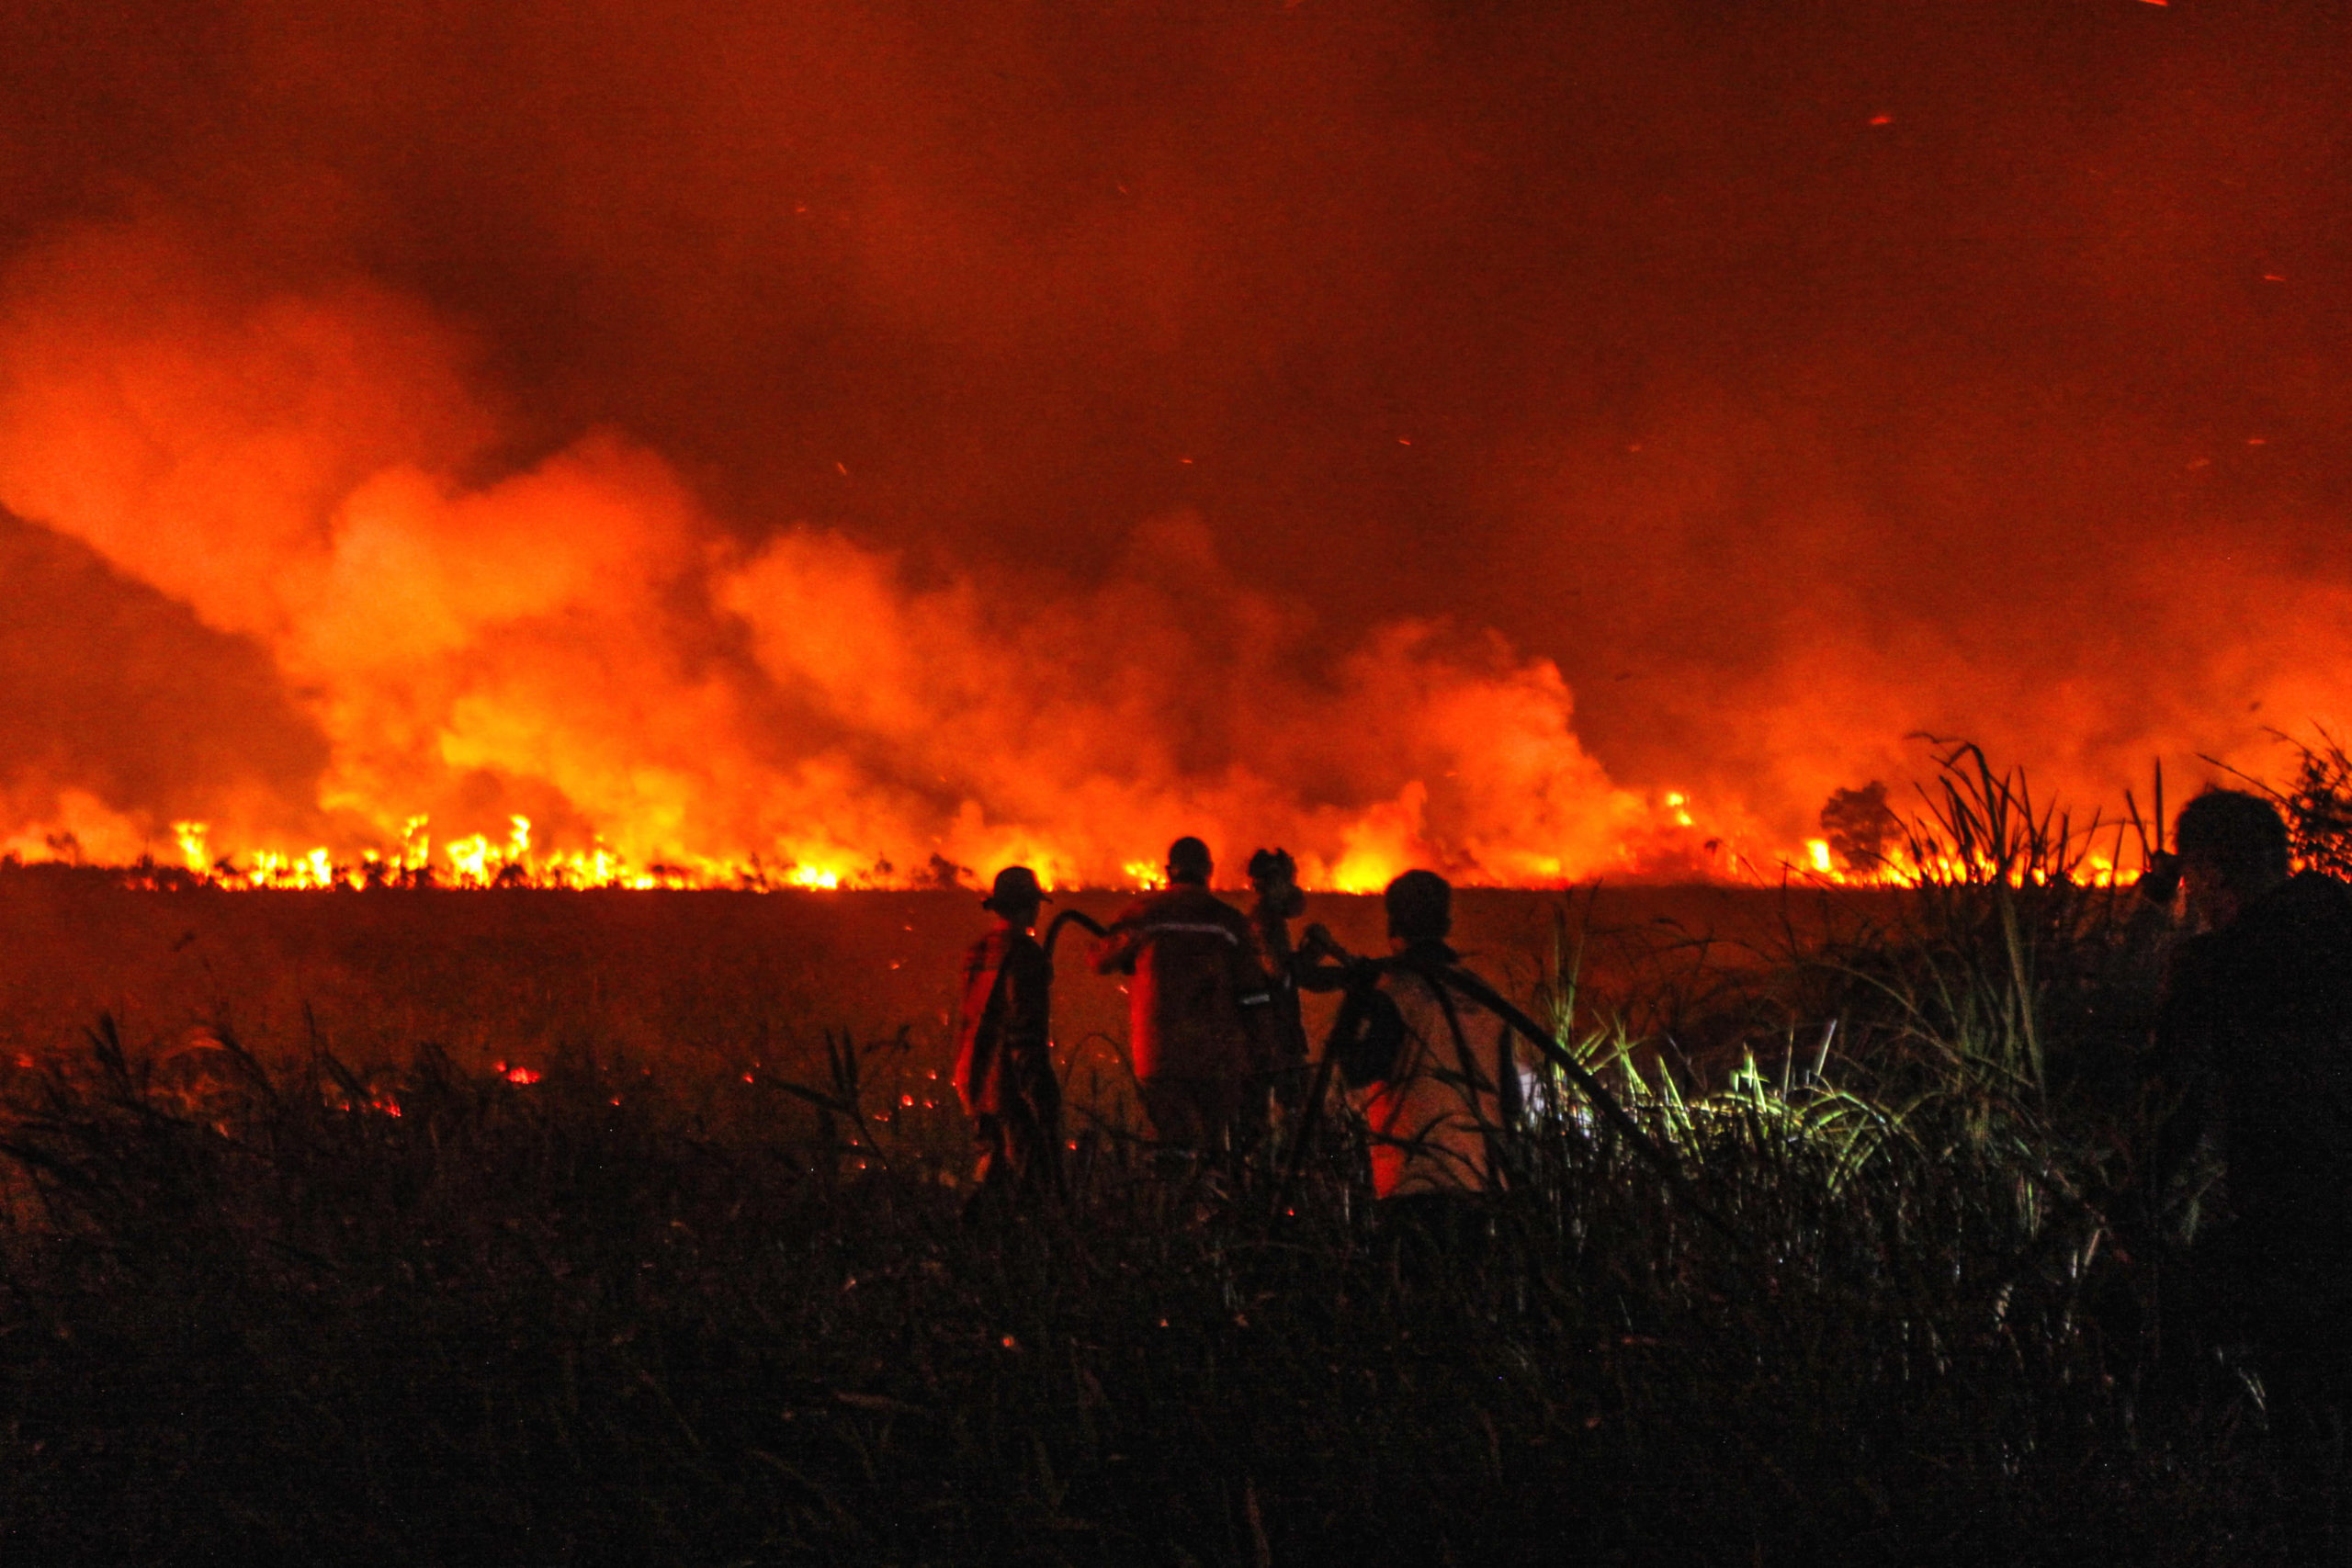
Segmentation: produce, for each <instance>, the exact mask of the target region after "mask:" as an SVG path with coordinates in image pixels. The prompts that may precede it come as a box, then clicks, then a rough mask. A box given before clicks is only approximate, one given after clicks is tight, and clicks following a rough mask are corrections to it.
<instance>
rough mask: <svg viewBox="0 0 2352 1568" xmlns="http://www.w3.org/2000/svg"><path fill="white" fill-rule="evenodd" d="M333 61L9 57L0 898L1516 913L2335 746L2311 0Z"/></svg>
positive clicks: (944, 36) (2329, 75)
mask: <svg viewBox="0 0 2352 1568" xmlns="http://www.w3.org/2000/svg"><path fill="white" fill-rule="evenodd" d="M323 12H324V13H325V14H321V13H322V8H321V7H316V6H291V5H286V6H278V5H266V4H246V5H233V4H197V3H191V4H179V5H165V4H151V5H145V6H125V5H113V4H107V3H104V0H96V3H94V0H72V3H62V0H60V3H50V0H28V3H27V0H20V3H19V4H17V5H15V6H11V7H9V8H8V9H7V11H6V15H5V16H0V505H5V507H6V509H7V513H8V514H9V515H8V516H7V517H6V519H5V520H0V563H5V572H6V577H5V582H6V589H7V597H8V608H7V609H6V610H5V611H0V682H5V688H6V690H7V691H8V693H9V694H10V695H9V698H8V699H7V701H6V705H5V707H4V708H0V812H4V813H5V815H6V817H7V818H8V819H7V820H6V821H0V835H4V834H6V833H7V832H15V833H16V834H17V839H16V840H11V841H12V842H17V843H18V844H19V846H20V847H22V846H24V845H28V844H31V843H34V842H37V841H38V840H39V839H40V837H41V836H43V835H45V834H47V833H50V832H54V831H58V830H61V829H74V830H76V831H77V832H79V833H80V834H81V835H82V836H84V837H85V839H87V840H89V841H90V843H91V844H92V845H93V847H94V852H102V853H104V852H112V853H117V854H120V853H124V852H128V850H129V849H130V848H135V847H136V846H137V845H138V844H139V843H141V842H144V841H147V840H150V839H152V838H154V837H155V836H156V835H159V834H161V835H164V837H166V838H167V837H168V835H167V832H166V825H167V824H168V823H169V822H170V821H171V820H173V819H175V818H184V817H198V818H205V819H207V820H209V821H213V822H216V823H218V824H220V825H221V827H220V830H221V832H222V833H224V834H226V835H230V836H232V837H238V838H240V839H241V840H250V841H254V842H262V841H273V842H277V841H283V842H288V843H290V842H294V841H296V840H304V839H305V838H311V839H325V840H331V841H334V842H336V843H338V844H357V843H362V842H367V841H378V842H380V841H381V836H382V835H383V834H384V833H386V832H387V831H390V830H391V829H393V828H396V826H397V824H398V823H399V822H400V821H401V820H402V819H403V818H404V817H405V816H406V815H407V814H409V813H412V812H431V813H432V814H433V816H434V818H435V822H436V824H442V825H445V826H446V828H447V830H450V831H458V830H467V829H471V828H476V827H490V828H494V827H496V826H498V825H499V824H500V823H503V820H504V818H505V816H506V814H508V813H510V812H527V813H529V814H531V815H532V816H533V817H534V818H535V819H536V820H538V821H540V822H542V823H545V824H549V825H550V828H549V830H551V831H556V832H559V833H561V832H571V833H572V834H574V835H575V836H584V835H586V834H587V833H590V832H598V833H602V834H604V835H605V836H606V837H607V838H608V839H612V840H616V841H623V842H626V843H628V844H630V845H633V846H635V847H636V848H638V849H639V850H641V851H643V852H647V853H653V852H688V853H707V854H713V855H734V854H741V853H745V852H752V851H755V850H756V851H759V852H763V853H770V854H774V853H776V852H778V851H777V846H778V845H779V844H781V845H784V846H786V851H787V852H793V853H800V854H801V855H802V856H803V858H808V856H809V854H810V853H812V852H811V851H809V849H808V846H809V844H811V843H816V842H819V841H821V843H822V844H823V845H826V846H831V850H832V851H837V852H839V853H840V854H842V855H849V854H851V853H852V852H855V853H856V854H860V855H865V854H868V853H869V852H870V853H872V854H884V855H888V856H889V857H891V858H893V860H894V862H896V863H904V862H905V861H907V860H908V859H909V858H910V857H911V856H915V855H917V854H918V853H919V852H921V851H922V847H923V846H924V845H926V844H935V845H937V846H940V847H942V848H944V849H945V850H946V851H947V852H948V858H949V859H951V860H958V861H962V862H966V863H969V862H971V861H974V860H977V859H980V858H984V857H986V856H987V855H989V854H997V853H1003V854H1011V853H1016V852H1025V853H1030V854H1031V855H1032V856H1033V858H1034V857H1035V855H1036V854H1038V853H1040V852H1042V847H1044V846H1052V845H1071V846H1076V847H1072V848H1070V849H1069V854H1068V863H1069V866H1070V867H1073V868H1079V869H1084V868H1089V867H1091V868H1096V869H1099V868H1100V867H1101V866H1102V865H1103V864H1104V863H1111V864H1115V863H1118V862H1119V861H1120V860H1122V859H1124V858H1126V856H1127V852H1128V851H1129V849H1130V848H1139V850H1140V851H1141V852H1146V853H1148V852H1149V851H1150V850H1152V849H1153V848H1155V847H1156V846H1157V845H1159V844H1161V843H1164V841H1165V839H1164V837H1162V836H1161V835H1163V834H1165V833H1167V832H1168V831H1170V830H1171V829H1181V828H1182V826H1183V825H1184V824H1185V823H1187V822H1189V821H1193V820H1195V819H1199V820H1204V821H1206V822H1209V823H1211V824H1213V825H1214V827H1215V828H1216V833H1213V835H1212V836H1213V838H1215V837H1217V836H1218V835H1220V834H1221V835H1222V837H1223V838H1225V839H1227V840H1231V842H1230V843H1227V844H1221V845H1220V850H1221V852H1227V853H1230V852H1232V851H1233V850H1234V849H1236V848H1238V850H1239V851H1241V852H1246V850H1247V848H1248V847H1249V846H1248V845H1247V844H1244V843H1241V842H1240V841H1239V840H1242V839H1245V838H1247V839H1252V840H1256V839H1259V838H1271V837H1275V836H1285V837H1287V838H1288V839H1289V840H1291V841H1295V842H1297V843H1300V844H1302V845H1307V846H1310V847H1312V846H1320V847H1319V849H1318V850H1317V852H1318V853H1319V854H1321V856H1322V857H1323V858H1324V859H1325V860H1326V861H1327V862H1329V863H1334V864H1336V863H1337V862H1338V860H1339V858H1340V855H1341V853H1342V851H1343V848H1345V847H1347V846H1354V847H1356V848H1359V849H1360V848H1363V845H1364V844H1365V843H1366V842H1368V841H1369V840H1366V839H1365V838H1364V837H1363V834H1364V833H1366V832H1371V833H1372V835H1373V837H1374V838H1377V837H1379V835H1380V833H1383V832H1387V833H1390V835H1391V837H1392V838H1393V839H1395V841H1396V846H1397V847H1396V850H1395V854H1396V855H1398V856H1402V857H1403V858H1404V859H1414V858H1434V859H1437V860H1439V861H1441V862H1442V863H1447V864H1449V865H1453V866H1454V867H1456V868H1457V869H1467V870H1469V871H1470V872H1472V873H1473V874H1485V875H1487V877H1489V878H1496V877H1500V878H1504V879H1510V878H1513V877H1521V878H1525V877H1533V876H1536V875H1537V874H1538V873H1537V872H1536V871H1533V870H1530V869H1529V868H1530V867H1531V866H1532V865H1535V864H1536V862H1534V861H1530V860H1528V859H1526V858H1525V856H1526V854H1527V853H1530V852H1532V853H1536V854H1537V855H1538V858H1539V860H1540V859H1541V856H1542V855H1544V854H1548V853H1554V850H1550V849H1546V848H1545V846H1546V845H1553V846H1557V845H1558V844H1560V843H1562V842H1565V841H1567V840H1574V843H1573V846H1572V847H1571V848H1569V849H1566V850H1559V851H1557V858H1560V859H1561V868H1560V869H1561V871H1562V874H1571V873H1577V872H1585V871H1590V870H1594V869H1599V868H1601V867H1603V866H1605V865H1608V864H1610V863H1611V862H1610V855H1609V853H1608V852H1606V851H1605V849H1604V848H1603V840H1606V841H1607V842H1610V843H1616V842H1619V841H1621V840H1628V839H1629V836H1630V839H1633V840H1639V841H1640V845H1641V846H1642V847H1639V848H1637V849H1636V850H1635V851H1634V856H1635V858H1636V859H1644V858H1645V857H1646V858H1647V860H1649V861H1652V862H1655V863H1658V864H1660V865H1664V864H1667V863H1669V862H1674V861H1675V857H1676V856H1677V855H1678V854H1680V853H1682V850H1681V849H1677V848H1676V847H1675V846H1674V845H1672V844H1667V843H1665V842H1664V841H1663V840H1657V838H1656V835H1655V834H1653V833H1652V832H1651V828H1652V827H1654V826H1655V823H1654V821H1653V818H1654V816H1655V812H1656V810H1657V807H1656V802H1657V798H1658V797H1659V796H1660V795H1662V792H1664V791H1666V790H1669V789H1672V790H1679V791H1687V792H1689V793H1690V794H1691V795H1692V796H1693V798H1694V801H1695V809H1697V810H1698V811H1699V813H1700V815H1701V817H1702V823H1701V825H1700V829H1698V830H1699V831H1701V832H1704V831H1708V830H1710V829H1714V830H1717V831H1721V832H1730V833H1734V834H1746V835H1747V836H1748V837H1749V838H1750V839H1752V840H1753V841H1754V842H1755V843H1757V844H1758V845H1763V844H1768V843H1787V842H1790V841H1792V838H1794V837H1802V836H1804V834H1806V833H1809V832H1810V831H1812V828H1811V823H1812V820H1813V815H1814V813H1815V811H1817V810H1818V808H1819V806H1820V804H1821V801H1822V800H1823V798H1824V796H1825V795H1826V793H1827V792H1828V790H1830V789H1831V788H1833V787H1838V786H1842V785H1852V784H1860V783H1862V782H1863V781H1865V780H1866V779H1869V778H1871V777H1883V778H1889V779H1897V778H1901V777H1907V776H1910V775H1911V774H1913V773H1917V771H1918V766H1919V761H1920V758H1921V756H1922V751H1921V749H1920V748H1919V746H1918V745H1917V743H1916V742H1906V740H1905V736H1906V735H1908V734H1910V733H1912V732H1914V731H1918V730H1929V731H1933V732H1935V733H1938V734H1941V735H1947V736H1960V735H1964V736H1970V737H1973V738H1977V739H1982V740H1984V741H1985V743H1986V745H1987V746H1988V747H1989V748H1991V749H1993V750H1995V752H1996V755H1998V756H2000V757H2002V758H2004V759H2006V760H2014V761H2019V762H2022V763H2025V764H2027V765H2028V766H2029V767H2031V768H2033V769H2035V770H2037V772H2039V773H2041V774H2043V775H2044V776H2046V777H2047V778H2049V779H2050V780H2051V781H2052V785H2053V787H2063V788H2064V789H2066V790H2068V791H2070V792H2072V793H2075V794H2077V795H2080V796H2082V797H2083V798H2085V799H2086V800H2090V799H2100V798H2109V797H2115V796H2120V790H2121V788H2122V786H2123V785H2125V784H2137V783H2140V782H2142V781H2143V780H2144V777H2145V771H2146V768H2147V765H2148V761H2149V760H2150V759H2151V758H2152V757H2154V756H2156V755H2159V754H2161V755H2163V756H2164V757H2165V759H2166V762H2167V766H2168V767H2169V768H2172V769H2174V770H2177V773H2179V774H2180V775H2182V776H2184V777H2186V776H2192V775H2195V774H2196V773H2198V772H2199V763H2198V762H2197V761H2196V757H2197V755H2198V754H2199V753H2200V752H2205V753H2211V754H2214V755H2217V756H2222V757H2225V758H2228V759H2230V760H2232V761H2237V762H2239V763H2241V764H2242V765H2245V766H2248V767H2251V768H2256V769H2261V768H2272V769H2276V768H2277V767H2278V765H2280V763H2281V761H2282V758H2283V753H2282V752H2281V751H2280V750H2279V749H2278V746H2277V744H2276V743H2275V742H2274V741H2273V740H2271V739H2269V738H2268V737H2267V733H2266V729H2267V727H2269V726H2274V725H2275V726H2278V727H2279V728H2286V729H2290V730H2294V731H2298V732H2301V733H2307V732H2308V727H2309V726H2310V724H2311V723H2312V722H2313V721H2320V722H2332V721H2334V720H2335V719H2337V718H2338V717H2339V716H2346V708H2347V706H2352V704H2347V700H2346V699H2347V697H2352V674H2348V673H2347V672H2346V654H2347V653H2348V652H2352V530H2347V527H2346V522H2347V512H2348V511H2352V374H2347V372H2352V113H2347V110H2352V36H2347V35H2352V17H2347V13H2346V11H2345V9H2344V8H2343V7H2342V6H2335V5H2265V6H2254V5H2221V4H2200V3H2198V0H2177V3H2175V4H2171V5H2152V4H2147V3H2145V0H2066V3H2063V4H2061V3H2054V0H2053V3H2040V4H2025V3H2018V4H2000V5H1985V4H1962V3H1957V0H1947V3H1945V4H1939V5H1917V4H1905V3H1892V0H1842V3H1840V0H1831V3H1823V4H1806V5H1797V6H1756V5H1746V6H1731V5H1717V4H1679V5H1677V4H1665V3H1659V0H1629V3H1623V4H1610V5H1573V6H1571V5H1561V4H1558V3H1556V0H1554V3H1536V0H1512V3H1498V4H1466V3H1456V4H1436V3H1424V4H1413V3H1405V0H1380V3H1364V0H1298V3H1296V4H1293V5H1289V6H1283V5H1282V4H1279V3H1270V4H1250V5H1241V4H1230V5H1181V4H1165V5H1150V6H1141V5H1136V6H1129V5H1101V4H1091V3H1082V0H1081V3H1073V0H1052V3H1038V4H1013V3H999V0H978V3H971V4H958V5H956V6H893V5H866V6H852V5H838V4H823V3H818V4H795V5H789V6H786V5H780V4H771V5H754V4H749V3H743V4H719V3H707V0H694V3H687V4H673V5H668V6H660V7H649V6H632V7H624V6H610V5H596V4H580V3H576V0H567V3H565V4H561V5H557V4H534V3H522V4H507V5H500V6H480V5H474V4H465V5H460V4H454V3H440V4H435V3H431V0H425V3H418V0H402V3H401V4H398V5H390V4H375V3H368V0H355V3H352V4H346V5H342V6H333V7H326V8H323ZM1555 671H1556V673H1555ZM2208 771H2210V770H2208ZM1416 787H1418V788H1419V789H1420V790H1421V791H1422V795H1421V796H1419V797H1417V796H1415V795H1413V794H1412V793H1411V792H1412V790H1413V789H1414V788H1416ZM1537 796H1541V797H1542V801H1541V803H1540V804H1539V805H1536V806H1532V807H1528V806H1524V801H1525V800H1527V799H1530V798H1534V797H1537ZM1417 799H1423V800H1425V804H1424V805H1417V804H1416V800H1417ZM1384 814H1385V815H1384ZM1375 820H1376V821H1377V822H1378V823H1385V824H1386V826H1385V827H1380V828H1378V829H1377V830H1376V831H1375V830H1374V829H1365V828H1364V826H1363V824H1365V823H1366V822H1374V821H1375ZM1399 823H1401V824H1402V826H1401V827H1400V826H1398V824H1399ZM1392 829H1393V832H1392V831H1391V830H1392ZM1351 834H1354V835H1355V836H1354V837H1351ZM1683 848H1684V849H1687V846H1683ZM1514 857H1517V858H1514ZM1392 858H1394V857H1393V856H1392ZM1621 858H1622V857H1621Z"/></svg>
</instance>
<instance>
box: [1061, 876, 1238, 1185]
mask: <svg viewBox="0 0 2352 1568" xmlns="http://www.w3.org/2000/svg"><path fill="white" fill-rule="evenodd" d="M1213 869H1214V866H1213V863H1211V861H1210V858H1209V847H1208V846H1207V845H1206V844H1204V843H1203V842H1202V841H1201V840H1198V839H1193V838H1183V839H1179V840H1176V841H1175V842H1174V843H1173V844H1171V845H1170V846H1169V849H1168V886H1166V887H1165V888H1163V889H1161V890H1160V891H1159V892H1157V893H1152V894H1148V895H1147V896H1146V897H1142V898H1139V899H1137V900H1136V902H1135V903H1133V904H1131V905H1129V906H1128V907H1127V908H1126V909H1125V910H1124V911H1123V912H1122V913H1121V914H1120V916H1119V918H1118V919H1115V920H1114V921H1112V922H1111V929H1110V931H1109V933H1108V934H1107V935H1105V936H1104V937H1103V941H1102V942H1101V943H1100V944H1099V945H1098V946H1097V947H1096V949H1095V952H1094V972H1095V973H1096V974H1098V975H1113V974H1119V975H1127V976H1133V978H1132V979H1130V980H1129V981H1128V983H1127V1020H1128V1023H1127V1048H1128V1051H1129V1054H1130V1055H1132V1056H1133V1058H1134V1062H1135V1071H1136V1087H1137V1089H1140V1090H1141V1092H1142V1095H1143V1108H1144V1111H1145V1113H1146V1114H1147V1115H1148V1116H1149V1117H1150V1118H1151V1125H1152V1128H1153V1130H1154V1131H1155V1132H1156V1133H1158V1134H1159V1139H1160V1141H1161V1142H1162V1143H1164V1144H1169V1145H1173V1146H1175V1147H1178V1148H1184V1149H1195V1150H1197V1149H1207V1148H1214V1147H1216V1146H1218V1145H1222V1144H1224V1143H1226V1142H1227V1139H1228V1138H1230V1137H1232V1136H1234V1135H1236V1134H1238V1135H1242V1136H1248V1135H1250V1134H1254V1133H1256V1132H1259V1131H1261V1130H1262V1123H1263V1120H1264V1103H1263V1099H1262V1094H1260V1095H1259V1097H1258V1103H1257V1105H1256V1107H1255V1112H1256V1113H1255V1115H1254V1116H1253V1115H1252V1106H1251V1100H1252V1094H1253V1091H1254V1090H1260V1089H1261V1088H1262V1085H1263V1083H1264V1081H1265V1080H1264V1075H1265V1073H1266V1071H1267V1069H1268V1067H1269V1066H1271V1064H1272V1057H1273V1050H1272V1028H1271V1024H1272V1020H1271V1018H1270V1016H1269V1014H1270V1010H1271V1008H1272V1002H1273V994H1272V987H1270V986H1269V984H1268V983H1267V979H1266V971H1265V967H1264V964H1263V963H1262V961H1261V959H1260V957H1259V954H1258V940H1257V936H1256V934H1255V933H1254V932H1252V931H1250V922H1249V920H1247V919H1244V918H1243V916H1242V914H1241V911H1240V910H1238V909H1237V908H1234V907H1233V906H1232V905H1230V904H1227V903H1226V902H1225V901H1224V900H1223V899H1221V898H1219V897H1216V895H1215V894H1213V893H1211V892H1210V891H1209V887H1208V883H1209V874H1210V872H1211V871H1212V870H1213ZM1253 1122H1254V1123H1256V1124H1255V1125H1253Z"/></svg>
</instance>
